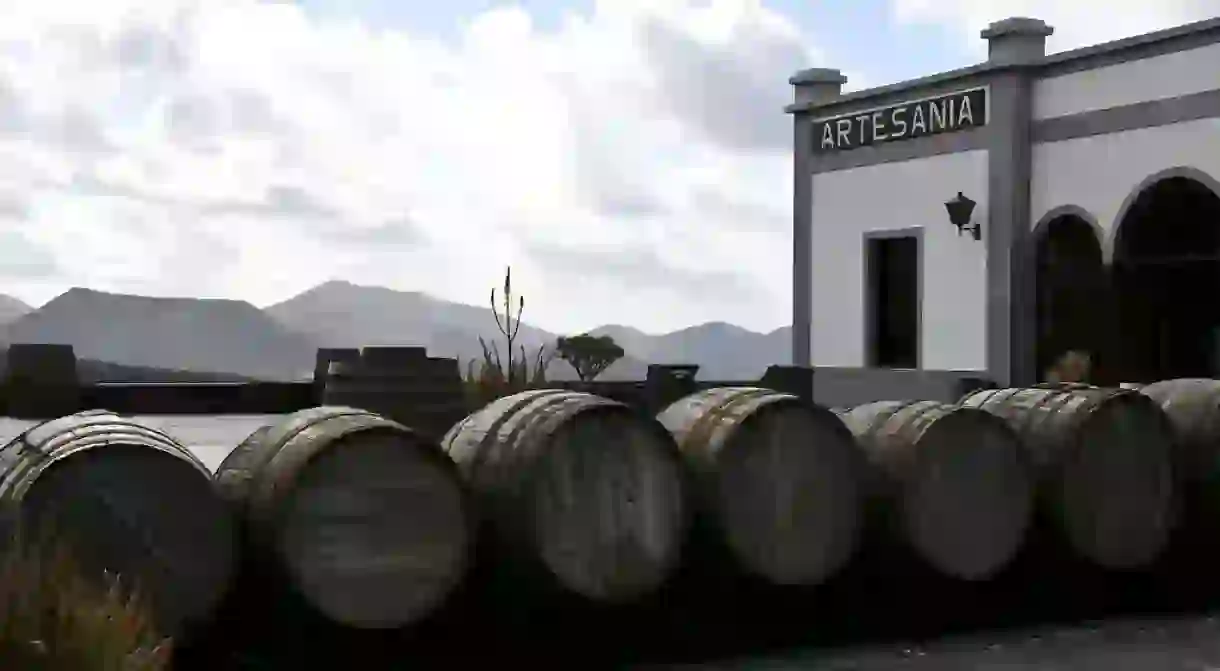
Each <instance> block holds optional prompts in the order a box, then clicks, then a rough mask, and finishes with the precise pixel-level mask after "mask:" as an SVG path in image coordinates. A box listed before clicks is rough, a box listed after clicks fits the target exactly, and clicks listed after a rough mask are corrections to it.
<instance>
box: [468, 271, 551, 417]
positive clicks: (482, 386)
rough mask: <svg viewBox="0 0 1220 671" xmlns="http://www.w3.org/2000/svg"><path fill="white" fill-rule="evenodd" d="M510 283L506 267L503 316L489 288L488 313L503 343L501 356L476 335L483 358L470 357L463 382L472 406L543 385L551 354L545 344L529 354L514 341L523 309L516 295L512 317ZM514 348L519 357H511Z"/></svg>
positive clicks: (478, 405)
mask: <svg viewBox="0 0 1220 671" xmlns="http://www.w3.org/2000/svg"><path fill="white" fill-rule="evenodd" d="M512 286H513V285H512V267H509V268H508V270H506V271H505V273H504V296H503V298H504V315H503V318H501V315H500V310H499V308H498V307H497V305H496V290H495V289H494V288H493V289H492V290H491V312H492V316H494V317H495V320H496V328H497V329H499V331H500V334H501V335H503V336H504V339H505V341H506V342H507V347H506V348H505V358H503V359H502V358H501V357H500V348H499V347H498V346H497V345H496V343H494V342H493V343H491V344H490V345H489V344H488V343H487V341H485V340H484V339H483V338H482V336H480V337H479V347H481V348H482V350H483V360H482V361H481V362H480V361H478V360H477V359H472V360H470V361H469V362H467V365H466V375H465V379H464V382H465V383H466V391H467V395H468V396H469V397H470V402H471V404H472V405H473V406H477V407H481V406H483V405H485V404H487V403H490V402H491V401H494V400H495V399H497V398H500V397H501V396H507V395H508V394H514V393H516V392H519V391H524V390H526V389H531V388H537V387H541V386H543V385H545V384H546V369H547V366H549V365H550V363H551V360H552V359H553V358H554V356H555V353H554V351H553V350H551V349H549V348H547V347H546V345H542V346H540V347H539V348H538V351H537V352H535V353H534V356H532V357H531V356H530V355H529V353H527V352H526V349H525V345H520V344H517V342H516V341H517V334H518V333H519V332H520V331H521V313H522V312H524V311H525V297H524V296H520V297H518V299H517V314H516V315H515V316H514V315H513V311H512V306H513V293H512V292H513V289H512ZM514 346H515V347H514ZM514 350H515V352H516V353H517V354H519V356H514ZM531 364H532V370H531Z"/></svg>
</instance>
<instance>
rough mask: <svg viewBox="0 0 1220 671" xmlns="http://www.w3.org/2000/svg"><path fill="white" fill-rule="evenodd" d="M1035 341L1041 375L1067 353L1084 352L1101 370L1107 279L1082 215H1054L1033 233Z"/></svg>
mask: <svg viewBox="0 0 1220 671" xmlns="http://www.w3.org/2000/svg"><path fill="white" fill-rule="evenodd" d="M1035 254H1036V263H1037V271H1036V272H1037V274H1036V276H1035V282H1036V287H1037V290H1036V293H1035V300H1036V303H1037V308H1036V309H1037V313H1036V314H1037V340H1036V352H1035V360H1036V362H1037V365H1038V373H1039V375H1040V376H1042V375H1044V374H1045V371H1047V370H1048V369H1049V368H1050V367H1051V366H1052V365H1054V363H1055V362H1056V361H1057V360H1058V359H1059V358H1060V357H1061V356H1063V355H1064V354H1065V353H1067V352H1069V351H1073V350H1075V351H1079V352H1084V353H1087V354H1088V355H1089V357H1090V359H1091V360H1092V362H1093V369H1094V371H1095V377H1096V374H1097V373H1098V372H1099V371H1100V370H1102V369H1104V367H1105V366H1104V364H1105V360H1107V359H1108V358H1110V357H1108V356H1106V355H1105V354H1104V350H1105V346H1104V344H1105V343H1104V342H1103V336H1104V334H1105V332H1106V328H1105V325H1106V322H1107V318H1108V314H1107V313H1108V310H1107V308H1108V302H1109V293H1110V292H1109V277H1108V276H1107V273H1106V266H1105V259H1104V257H1103V255H1102V250H1101V242H1100V240H1098V236H1097V234H1096V233H1095V231H1094V227H1093V225H1092V224H1090V223H1089V222H1088V221H1087V220H1085V218H1084V217H1083V216H1081V215H1080V214H1077V213H1073V212H1068V213H1063V214H1058V215H1052V216H1051V218H1050V219H1049V220H1048V221H1046V222H1045V223H1044V224H1043V225H1042V226H1040V227H1039V228H1038V230H1037V234H1036V238H1035Z"/></svg>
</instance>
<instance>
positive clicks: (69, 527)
mask: <svg viewBox="0 0 1220 671" xmlns="http://www.w3.org/2000/svg"><path fill="white" fill-rule="evenodd" d="M1218 455H1220V381H1212V380H1174V381H1166V382H1161V383H1157V384H1154V385H1150V386H1147V387H1144V388H1141V389H1139V390H1138V391H1137V390H1133V389H1116V388H1097V387H1089V386H1082V385H1066V386H1057V387H1047V388H1033V389H1003V390H984V391H979V392H975V393H973V394H970V395H968V396H967V397H965V398H963V399H962V400H961V401H960V402H959V403H957V404H944V403H939V402H934V401H901V402H899V401H893V402H878V403H871V404H866V405H862V406H859V407H855V408H844V409H835V410H829V409H825V408H822V407H819V406H816V405H812V404H809V403H806V402H803V401H801V400H800V399H798V398H797V397H795V396H792V395H789V394H784V393H779V392H775V391H772V390H768V389H762V388H751V387H735V388H718V389H711V390H707V391H702V392H698V393H696V394H693V395H690V396H687V397H685V398H683V399H681V400H679V401H677V402H675V403H673V404H672V405H670V406H669V407H668V408H666V409H664V410H663V411H662V412H661V413H660V414H659V415H657V416H656V417H655V418H654V417H649V416H645V415H643V414H641V413H639V412H637V411H635V410H633V409H631V408H629V407H628V406H626V405H624V404H622V403H618V402H616V401H612V400H609V399H606V398H602V397H599V396H595V395H591V394H587V393H581V392H572V391H564V390H534V391H527V392H522V393H519V394H515V395H512V396H508V397H505V398H502V399H499V400H497V401H495V402H493V403H491V404H490V405H488V406H486V407H484V408H483V409H481V410H479V411H477V412H475V413H473V414H471V415H469V416H467V417H466V418H465V419H463V420H462V421H460V422H458V423H457V424H456V425H455V426H453V427H452V428H451V429H450V431H449V432H448V434H447V435H445V437H444V439H443V440H442V441H440V442H439V444H438V443H437V442H435V441H432V440H429V439H427V438H425V437H424V436H423V435H422V434H420V433H418V432H416V431H414V430H413V429H411V428H410V427H407V426H405V425H403V424H400V423H398V422H394V421H392V420H389V419H386V418H385V417H383V416H380V415H377V414H375V413H372V412H369V411H365V410H361V409H355V408H347V407H319V408H314V409H309V410H304V411H300V412H297V413H294V414H291V415H287V416H285V417H283V418H282V419H281V420H279V421H277V422H275V423H273V424H270V425H267V426H264V427H262V428H260V429H258V430H257V431H255V432H254V433H253V434H251V435H250V436H249V437H248V438H247V439H246V440H245V441H243V442H242V443H241V444H240V445H239V446H238V447H237V448H236V449H235V450H234V451H233V452H232V453H231V454H230V455H229V456H228V457H227V458H226V459H225V460H224V462H223V463H222V464H221V465H220V467H219V469H218V470H217V471H216V473H215V474H214V475H212V474H210V473H209V472H208V470H207V469H206V468H205V467H204V466H203V465H202V464H201V463H200V462H199V460H198V459H197V458H196V457H194V456H193V455H192V454H191V453H190V451H189V450H187V449H186V448H185V447H183V446H182V445H181V444H180V443H178V442H177V441H176V440H175V439H173V438H172V437H171V436H169V435H167V434H166V433H163V432H161V431H158V430H155V429H152V428H149V427H147V426H143V425H141V424H139V423H138V422H136V421H133V420H131V419H129V418H125V417H121V416H119V415H116V414H115V413H112V412H109V411H106V410H91V411H86V412H82V413H77V414H74V415H70V416H66V417H62V418H59V419H55V420H52V421H49V422H45V423H43V424H40V425H37V426H35V427H33V428H31V429H29V430H27V431H25V432H24V433H23V434H21V435H20V436H18V437H17V438H16V439H14V440H13V441H11V442H10V443H8V444H7V445H6V446H5V447H4V448H3V449H2V450H0V476H2V479H0V500H2V501H3V502H4V505H5V509H6V511H8V512H13V513H17V514H18V516H19V517H20V518H22V519H25V520H26V521H27V522H29V521H32V522H33V523H34V524H37V525H43V526H45V525H47V524H50V525H52V526H53V527H54V528H55V529H57V530H59V531H64V532H68V533H70V535H71V538H72V541H73V542H74V543H75V548H76V550H77V552H78V556H79V558H80V559H81V560H82V562H83V563H84V564H85V566H92V567H100V568H104V569H106V570H108V571H111V572H113V573H119V574H120V575H121V576H133V577H134V578H135V579H136V580H137V581H138V582H139V583H140V585H139V586H140V589H141V592H142V593H143V594H144V595H145V597H146V598H147V599H149V600H150V602H151V605H152V606H153V608H154V610H155V613H156V615H157V617H158V620H159V621H160V622H161V624H162V627H163V628H164V629H165V630H167V631H169V632H171V633H172V632H179V631H185V630H189V629H190V628H191V627H192V626H194V625H196V624H198V623H200V622H201V621H204V620H206V619H207V618H209V617H210V616H211V615H212V613H213V612H214V611H215V609H216V608H217V606H218V604H219V602H220V601H221V600H222V598H223V597H224V596H225V593H226V590H227V589H228V588H229V586H230V584H231V583H232V579H233V574H234V571H235V570H236V567H237V566H238V561H237V559H238V555H239V553H240V554H242V555H243V561H248V562H250V563H252V564H255V565H260V566H263V567H267V568H270V569H271V570H272V571H273V572H274V573H275V574H276V575H278V576H279V578H280V579H281V580H282V582H283V583H285V584H287V585H290V586H291V587H292V589H293V591H294V592H295V593H297V594H298V595H300V596H301V597H303V598H304V600H305V601H306V602H307V603H308V604H309V605H310V606H311V607H312V608H313V609H315V610H316V611H317V612H318V613H320V614H322V615H324V616H325V617H326V618H328V619H330V620H331V621H334V622H337V623H339V624H342V625H345V626H348V627H352V628H365V629H377V628H399V627H403V626H405V625H408V624H411V623H414V622H417V621H419V620H420V619H422V618H424V617H425V616H427V615H428V614H429V613H432V612H434V611H435V610H436V609H437V608H438V607H439V606H440V604H442V603H443V602H445V601H446V599H447V598H449V597H450V595H451V594H452V593H453V592H454V590H455V589H456V588H457V586H458V585H459V584H461V583H462V582H463V580H464V578H465V577H466V576H467V574H468V573H469V569H470V568H471V566H472V563H473V561H474V560H475V558H476V556H478V555H479V554H481V553H484V552H488V553H490V554H492V555H494V556H495V557H496V561H497V562H501V561H502V562H504V563H505V564H507V565H511V566H512V567H513V569H514V571H516V573H514V575H529V576H531V579H532V580H538V581H542V582H545V583H547V584H549V585H550V586H552V587H554V588H556V589H557V590H558V591H559V592H562V593H565V594H568V595H572V596H576V597H580V598H582V599H583V600H585V601H590V602H598V603H624V602H631V601H635V600H639V599H641V598H642V597H645V596H647V595H649V594H653V593H655V592H656V591H657V590H658V589H659V588H660V587H661V586H662V585H663V584H664V583H665V582H666V581H667V580H668V579H669V578H670V577H671V576H672V575H673V573H674V571H675V570H676V568H677V567H678V566H679V565H680V564H681V563H682V562H683V561H684V560H686V559H690V558H689V557H684V556H683V553H684V551H685V550H686V549H687V548H689V547H690V545H689V544H688V542H687V540H688V536H689V535H690V533H691V529H692V526H693V525H696V524H699V525H701V526H703V527H705V528H711V529H714V530H715V532H714V534H713V536H714V537H715V539H716V544H717V545H718V547H717V548H715V549H711V550H709V551H713V552H720V553H723V554H724V555H725V556H727V557H729V558H731V560H732V564H733V565H734V566H735V567H736V569H737V570H740V571H741V572H742V573H743V574H749V575H751V576H753V577H755V578H759V579H761V580H763V581H765V582H767V583H771V584H774V585H783V586H788V585H790V586H814V585H819V584H821V583H824V582H826V581H827V580H829V579H830V578H831V577H832V576H834V575H835V574H836V573H838V572H840V571H841V570H842V569H843V568H844V567H845V566H847V565H848V564H849V563H850V562H851V560H852V559H853V557H854V556H855V555H856V554H857V551H858V550H859V548H860V547H861V546H862V544H863V543H865V542H866V539H867V538H868V537H869V536H870V535H875V536H885V537H887V538H891V539H897V540H898V541H899V542H900V543H901V544H902V545H905V546H906V547H907V548H908V549H910V550H911V551H912V552H913V554H914V555H915V556H917V557H919V558H920V559H921V560H922V561H923V562H925V563H926V564H927V565H929V566H931V567H933V568H934V569H935V570H936V571H938V572H939V573H941V574H943V575H945V576H949V577H951V578H956V579H959V580H962V581H981V580H986V579H988V578H990V577H992V576H994V575H995V574H997V573H998V572H1000V571H1001V570H1003V568H1004V567H1005V566H1006V565H1007V564H1008V563H1009V562H1011V561H1012V560H1013V557H1014V556H1016V555H1017V553H1018V552H1019V551H1020V549H1021V547H1022V545H1023V543H1024V542H1025V539H1026V537H1027V535H1028V533H1029V530H1030V527H1031V525H1032V524H1033V523H1034V520H1035V519H1036V518H1038V517H1039V516H1041V517H1043V518H1045V519H1049V520H1051V521H1052V523H1053V526H1054V527H1055V528H1056V529H1057V531H1058V536H1059V538H1060V540H1061V541H1063V544H1064V545H1065V546H1067V547H1070V548H1071V550H1073V551H1074V552H1075V553H1077V554H1078V555H1079V556H1081V557H1083V558H1085V559H1086V560H1088V561H1089V562H1091V563H1093V564H1095V565H1096V566H1097V567H1099V568H1100V569H1111V570H1116V569H1117V570H1122V569H1138V568H1142V567H1147V566H1149V565H1150V564H1152V563H1153V562H1155V561H1156V559H1157V557H1158V556H1159V554H1160V553H1161V552H1162V551H1163V550H1164V548H1165V546H1166V544H1167V543H1168V539H1169V537H1170V534H1171V532H1172V531H1173V529H1174V526H1175V519H1176V515H1177V514H1178V512H1179V508H1180V502H1181V501H1182V500H1183V499H1182V496H1181V494H1182V493H1183V492H1185V491H1189V490H1192V489H1193V490H1201V489H1205V488H1206V487H1207V486H1208V485H1209V482H1210V480H1212V479H1214V476H1215V474H1216V459H1217V456H1218ZM6 519H12V518H11V517H6ZM1217 519H1218V524H1220V518H1217ZM476 546H478V552H476Z"/></svg>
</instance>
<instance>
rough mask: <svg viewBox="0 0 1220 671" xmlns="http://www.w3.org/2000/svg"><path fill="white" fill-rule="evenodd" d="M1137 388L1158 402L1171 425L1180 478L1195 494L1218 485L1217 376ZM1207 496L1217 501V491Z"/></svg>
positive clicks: (1219, 403)
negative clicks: (1175, 442) (1175, 441)
mask: <svg viewBox="0 0 1220 671" xmlns="http://www.w3.org/2000/svg"><path fill="white" fill-rule="evenodd" d="M1139 391H1140V393H1142V394H1143V395H1145V396H1147V397H1148V398H1151V399H1152V400H1153V401H1154V402H1156V404H1157V405H1158V406H1160V408H1161V410H1162V411H1163V412H1164V413H1165V415H1166V416H1167V417H1168V418H1169V423H1170V425H1171V426H1173V430H1174V434H1175V436H1176V438H1177V452H1176V454H1177V459H1176V464H1177V467H1178V476H1179V482H1181V483H1182V484H1183V485H1185V486H1186V487H1188V488H1190V489H1192V490H1194V491H1193V492H1192V493H1195V494H1205V492H1204V491H1203V489H1204V488H1208V489H1211V488H1214V487H1216V486H1217V485H1220V380H1210V379H1204V378H1180V379H1176V380H1162V381H1160V382H1154V383H1152V384H1149V385H1144V386H1141V387H1140V388H1139ZM1208 498H1210V499H1212V503H1220V492H1212V493H1210V496H1209V497H1208Z"/></svg>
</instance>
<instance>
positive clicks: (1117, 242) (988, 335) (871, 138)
mask: <svg viewBox="0 0 1220 671" xmlns="http://www.w3.org/2000/svg"><path fill="white" fill-rule="evenodd" d="M1051 33H1052V28H1051V27H1049V26H1047V25H1046V24H1045V23H1043V22H1041V21H1038V20H1036V19H1028V18H1012V19H1006V20H1004V21H999V22H997V23H994V24H992V25H991V26H989V27H988V28H987V29H986V30H984V31H982V37H983V38H984V39H986V40H987V41H988V43H989V57H988V60H987V61H986V62H984V63H980V64H977V65H974V66H970V67H966V68H963V69H960V70H955V71H951V72H945V73H941V74H936V75H932V76H929V77H925V78H922V79H918V80H914V81H908V82H902V83H899V84H894V85H890V86H883V87H879V88H874V89H868V90H863V91H858V92H851V93H843V92H842V86H843V84H844V83H845V82H846V79H845V78H844V77H843V76H842V75H841V74H840V73H839V71H837V70H829V69H813V70H806V71H803V72H800V73H797V74H796V75H795V76H793V77H792V78H791V80H790V83H791V84H792V85H793V87H794V92H795V101H794V103H793V104H792V105H790V106H789V107H788V108H787V111H788V112H789V113H790V114H792V116H793V118H794V122H795V123H794V127H795V161H794V166H795V172H794V180H795V191H794V203H793V242H794V248H793V301H794V305H793V362H794V363H797V364H812V365H813V366H814V367H815V369H816V371H817V372H816V373H815V380H816V382H815V394H816V395H817V397H818V398H819V400H821V401H823V402H825V403H829V404H833V405H840V404H850V403H859V402H864V401H867V400H873V399H880V398H900V397H924V398H941V397H946V396H948V395H951V394H952V393H953V391H952V389H953V387H954V385H955V383H956V381H957V380H958V379H959V378H960V377H963V376H978V377H986V378H988V379H990V380H992V381H995V382H996V383H998V384H1001V385H1008V384H1028V383H1032V382H1035V381H1037V380H1038V379H1039V376H1040V371H1041V370H1042V369H1043V368H1044V367H1045V365H1046V363H1047V362H1048V361H1051V360H1053V359H1054V358H1055V357H1056V356H1058V355H1059V354H1061V353H1062V352H1063V351H1066V350H1069V349H1074V350H1083V351H1086V352H1088V353H1089V354H1090V356H1092V357H1094V358H1095V359H1098V360H1099V368H1101V369H1103V370H1104V371H1106V372H1107V373H1108V374H1109V375H1111V376H1112V377H1115V378H1116V379H1117V378H1122V379H1125V380H1138V379H1144V378H1147V379H1160V378H1165V377H1180V376H1185V375H1198V376H1204V375H1206V376H1213V375H1217V376H1220V366H1217V364H1220V356H1217V353H1220V314H1217V313H1216V311H1215V310H1213V309H1212V308H1210V306H1208V307H1207V308H1206V309H1203V310H1200V309H1199V305H1202V304H1203V302H1204V298H1205V297H1206V296H1208V295H1209V294H1210V292H1211V291H1212V290H1213V289H1214V288H1215V287H1216V286H1220V284H1218V283H1220V19H1214V20H1208V21H1202V22H1198V23H1194V24H1190V25H1186V26H1180V27H1177V28H1173V29H1170V30H1165V31H1160V32H1157V33H1150V34H1147V35H1142V36H1138V37H1134V38H1130V39H1124V40H1119V41H1116V42H1111V43H1107V44H1103V45H1098V46H1093V47H1087V48H1083V49H1077V50H1074V51H1069V52H1063V53H1058V54H1052V55H1047V54H1046V52H1045V45H1046V38H1047V37H1048V36H1049V35H1050V34H1051ZM950 210H953V211H954V216H953V217H951V216H950V214H949V212H950ZM1192 294H1193V299H1194V303H1193V304H1192V303H1190V302H1188V301H1186V299H1185V296H1188V295H1192ZM1207 302H1210V300H1208V301H1207ZM1120 335H1121V337H1119V336H1120Z"/></svg>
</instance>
